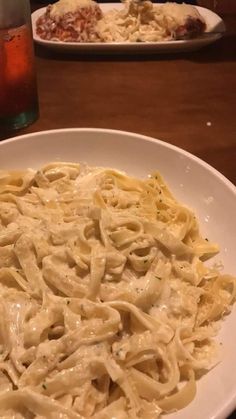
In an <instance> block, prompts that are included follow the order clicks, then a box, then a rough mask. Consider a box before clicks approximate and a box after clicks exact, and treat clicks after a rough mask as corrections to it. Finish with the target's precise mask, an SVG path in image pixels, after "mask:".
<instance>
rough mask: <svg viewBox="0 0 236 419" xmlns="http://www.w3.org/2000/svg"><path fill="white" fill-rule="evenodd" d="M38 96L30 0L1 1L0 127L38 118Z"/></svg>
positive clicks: (19, 124) (15, 127) (14, 127)
mask: <svg viewBox="0 0 236 419" xmlns="http://www.w3.org/2000/svg"><path fill="white" fill-rule="evenodd" d="M38 115H39V110H38V95H37V84H36V73H35V64H34V47H33V37H32V27H31V13H30V3H29V0H0V129H1V130H2V131H4V130H12V129H18V128H22V127H24V126H27V125H29V124H31V123H32V122H33V121H35V120H36V119H37V118H38Z"/></svg>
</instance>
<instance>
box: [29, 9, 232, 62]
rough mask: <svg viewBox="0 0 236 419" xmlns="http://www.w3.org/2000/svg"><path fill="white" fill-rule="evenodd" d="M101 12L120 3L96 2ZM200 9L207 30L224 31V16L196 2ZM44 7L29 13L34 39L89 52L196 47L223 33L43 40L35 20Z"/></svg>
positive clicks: (44, 43)
mask: <svg viewBox="0 0 236 419" xmlns="http://www.w3.org/2000/svg"><path fill="white" fill-rule="evenodd" d="M99 5H100V7H101V9H102V11H103V12H107V11H108V10H111V9H121V8H122V7H123V5H122V4H119V3H106V4H99ZM196 8H197V9H198V11H199V13H200V14H201V15H202V16H203V17H204V19H205V21H206V24H207V29H206V30H207V32H224V31H225V25H224V22H223V20H222V19H221V18H220V17H219V16H218V15H217V14H215V13H214V12H212V11H211V10H208V9H205V8H204V7H199V6H196ZM45 10H46V7H43V8H41V9H38V10H36V11H35V12H34V13H32V25H33V36H34V40H35V41H36V42H37V43H38V44H41V45H44V46H46V47H50V48H53V49H56V50H61V51H71V52H72V51H76V52H92V53H101V52H103V53H104V52H109V53H111V52H112V53H125V52H133V53H134V52H135V53H139V54H140V53H142V54H143V53H151V52H152V53H153V52H155V53H167V52H184V51H195V50H198V49H200V48H202V47H204V46H206V45H209V44H212V43H213V42H215V41H217V39H219V38H221V37H222V34H221V33H216V34H215V33H212V34H209V35H207V36H206V35H203V36H202V37H199V38H196V39H191V40H184V41H168V42H167V41H163V42H127V43H126V42H123V43H122V42H121V43H102V42H95V43H86V42H56V41H45V40H43V39H41V38H40V37H39V36H38V35H37V34H36V21H37V19H38V18H39V17H40V16H41V15H42V14H43V13H44V12H45Z"/></svg>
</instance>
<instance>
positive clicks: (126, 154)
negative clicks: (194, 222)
mask: <svg viewBox="0 0 236 419" xmlns="http://www.w3.org/2000/svg"><path fill="white" fill-rule="evenodd" d="M55 160H62V161H73V162H78V161H80V162H87V163H88V164H90V165H93V166H110V167H113V168H117V169H121V170H124V171H126V172H128V173H129V174H133V175H135V176H139V177H144V176H147V175H148V174H149V173H150V172H152V171H154V170H156V169H158V170H159V171H160V172H161V174H162V175H163V176H164V178H165V179H166V180H167V182H168V184H169V186H170V188H171V190H172V191H173V192H174V193H175V195H176V197H177V198H178V199H179V200H180V201H182V202H184V203H186V204H187V205H188V206H189V207H191V208H193V209H194V210H195V212H196V214H197V216H198V218H199V220H200V224H201V227H202V231H203V233H204V234H205V235H206V237H209V238H210V239H212V240H215V241H217V242H218V243H219V244H220V246H221V255H220V256H219V257H218V260H220V259H221V260H223V263H224V266H225V271H228V272H229V273H231V274H234V275H235V274H236V265H235V239H236V218H235V214H236V188H235V186H234V185H233V184H232V183H230V182H229V181H228V180H227V179H226V178H225V177H224V176H223V175H221V174H220V173H219V172H217V171H216V170H215V169H213V168H212V167H211V166H209V165H208V164H207V163H204V162H203V161H202V160H200V159H198V158H197V157H194V156H193V155H191V154H189V153H187V152H186V151H184V150H181V149H180V148H177V147H175V146H172V145H170V144H167V143H164V142H162V141H159V140H155V139H152V138H149V137H145V136H142V135H138V134H132V133H128V132H123V131H113V130H104V129H91V128H83V129H75V128H73V129H65V130H54V131H45V132H39V133H34V134H30V135H25V136H21V137H17V138H15V139H14V138H13V139H10V140H6V141H4V142H2V143H0V168H1V169H7V168H9V169H13V168H15V169H16V168H19V169H21V168H28V167H32V168H38V167H40V166H41V165H43V164H45V163H47V162H50V161H55ZM235 324H236V309H235V308H234V310H233V312H232V313H231V315H230V316H228V317H227V318H226V320H225V321H224V322H223V325H222V329H221V332H220V337H219V339H220V340H221V341H222V342H223V345H224V358H223V361H222V362H221V363H220V364H219V365H218V366H217V367H215V368H214V369H213V370H212V371H210V372H209V373H208V374H206V375H205V376H204V377H203V378H201V380H200V381H199V382H198V386H197V396H196V398H195V400H194V401H193V402H192V403H191V404H190V405H189V406H188V407H186V408H185V409H183V410H181V411H179V412H178V413H174V414H172V415H168V418H170V419H190V418H191V419H225V418H226V417H227V415H228V414H229V413H230V412H231V411H233V410H234V409H235V408H236V327H235ZM165 417H166V418H167V416H165Z"/></svg>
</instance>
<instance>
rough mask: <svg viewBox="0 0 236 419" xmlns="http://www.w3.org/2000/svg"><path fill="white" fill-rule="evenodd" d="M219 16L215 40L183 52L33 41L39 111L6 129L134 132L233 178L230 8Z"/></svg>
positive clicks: (234, 29)
mask: <svg viewBox="0 0 236 419" xmlns="http://www.w3.org/2000/svg"><path fill="white" fill-rule="evenodd" d="M37 6H39V7H40V5H39V3H37V2H32V8H33V9H35V8H37ZM225 22H226V25H227V28H228V30H227V34H226V36H225V37H224V38H223V39H221V40H220V41H218V42H217V43H215V44H213V45H212V46H209V47H206V48H204V49H203V50H201V51H198V52H193V53H186V54H176V55H161V56H160V55H156V56H154V55H153V56H143V57H141V56H132V57H131V56H107V57H99V56H85V55H83V56H78V55H68V54H62V53H61V54H59V53H55V52H53V51H50V50H46V49H44V48H42V47H39V46H36V64H37V74H38V90H39V100H40V118H39V120H38V121H37V122H36V123H34V124H33V125H31V126H30V127H28V128H27V129H24V130H21V131H18V132H17V133H16V134H14V135H20V134H25V133H30V132H35V131H39V130H46V129H53V128H65V127H102V128H114V129H122V130H127V131H135V132H139V133H142V134H146V135H149V136H152V137H155V138H159V139H162V140H164V141H167V142H170V143H172V144H175V145H177V146H179V147H182V148H184V149H186V150H188V151H190V152H192V153H194V154H195V155H197V156H199V157H201V158H202V159H204V160H206V161H207V162H208V163H210V164H211V165H212V166H214V167H215V168H217V169H218V170H219V171H220V172H222V173H223V174H224V175H225V176H226V177H228V178H229V179H230V180H231V181H232V182H234V183H235V184H236V61H235V58H236V15H231V16H225ZM9 136H10V135H9ZM12 136H13V135H12ZM1 138H3V135H2V136H1Z"/></svg>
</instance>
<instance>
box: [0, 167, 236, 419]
mask: <svg viewBox="0 0 236 419" xmlns="http://www.w3.org/2000/svg"><path fill="white" fill-rule="evenodd" d="M217 252H218V246H217V245H215V244H213V243H211V242H209V241H208V240H207V239H205V238H203V237H202V236H201V234H200V232H199V227H198V222H197V219H196V217H195V216H194V214H193V212H192V211H191V210H189V209H187V208H186V207H184V206H183V205H181V204H180V203H179V202H177V201H176V199H175V198H174V197H173V195H172V194H171V192H170V191H169V189H168V187H167V185H166V184H165V182H164V180H163V179H162V178H161V176H160V175H159V173H154V174H153V175H152V176H150V177H149V178H148V179H147V180H139V179H136V178H132V177H130V176H127V175H126V174H124V173H121V172H119V171H116V170H113V169H103V168H89V167H87V166H85V165H79V164H74V163H63V162H62V163H59V162H56V163H50V164H48V165H46V166H45V167H43V168H42V169H40V170H38V171H34V170H26V171H21V172H19V171H15V172H14V171H9V172H7V171H0V417H1V418H5V419H6V418H17V419H22V418H27V419H28V418H37V419H42V418H48V419H56V418H63V419H83V418H94V419H110V418H113V419H135V418H143V419H144V418H145V419H155V418H158V417H159V416H160V415H161V413H162V412H172V411H175V410H178V409H181V408H183V407H185V406H186V405H187V404H188V403H190V402H191V401H192V400H193V398H194V397H195V394H196V379H197V378H198V377H199V376H200V375H201V374H202V373H203V372H204V371H207V370H209V369H210V368H212V367H213V366H214V365H215V363H216V362H218V359H219V358H218V346H217V344H216V342H215V339H214V337H215V335H216V334H217V331H218V323H219V322H218V320H219V319H221V318H222V317H223V316H224V315H225V314H226V313H228V312H229V311H230V307H231V305H232V303H233V302H234V300H235V295H236V287H235V284H236V282H235V278H234V277H232V276H230V275H226V274H221V273H220V272H219V271H218V270H217V268H216V267H211V268H209V267H207V266H206V265H205V264H204V261H205V260H206V259H209V258H210V257H212V256H213V255H214V254H215V253H217Z"/></svg>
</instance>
